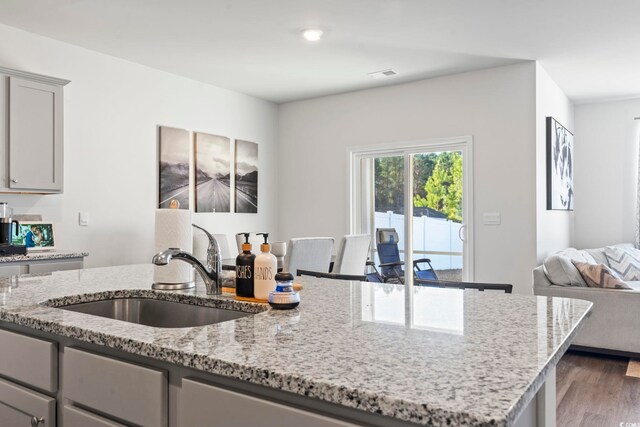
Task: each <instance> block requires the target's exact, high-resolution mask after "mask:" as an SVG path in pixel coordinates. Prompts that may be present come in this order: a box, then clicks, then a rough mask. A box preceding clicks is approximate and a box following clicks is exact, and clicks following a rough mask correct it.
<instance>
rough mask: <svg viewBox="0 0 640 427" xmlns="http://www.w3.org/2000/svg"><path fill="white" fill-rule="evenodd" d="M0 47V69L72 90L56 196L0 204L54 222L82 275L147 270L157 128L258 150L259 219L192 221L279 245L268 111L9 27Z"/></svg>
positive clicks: (273, 114)
mask: <svg viewBox="0 0 640 427" xmlns="http://www.w3.org/2000/svg"><path fill="white" fill-rule="evenodd" d="M0 40H2V49H1V50H0V65H1V66H4V67H10V68H15V69H19V70H24V71H30V72H35V73H39V74H46V75H52V76H55V77H61V78H66V79H69V80H71V83H70V84H69V85H68V86H66V87H65V95H64V107H65V111H64V114H65V118H64V119H65V159H64V160H65V171H64V180H65V181H64V182H65V189H64V194H63V195H53V196H52V195H49V196H33V195H10V196H9V195H0V200H5V201H7V202H9V203H10V205H11V206H13V207H14V208H15V212H17V213H41V214H43V215H44V218H45V219H46V220H48V221H53V222H55V223H56V224H57V230H56V231H57V238H58V246H59V247H60V248H61V249H73V250H87V251H88V252H90V256H89V258H88V259H87V263H86V265H87V266H102V265H114V264H131V263H147V262H149V260H150V258H151V255H152V253H153V228H154V210H155V207H156V203H157V177H156V168H157V128H156V127H157V125H167V126H175V127H181V128H185V129H190V130H198V131H202V132H209V133H213V134H218V135H225V136H228V137H231V138H241V139H246V140H249V141H255V142H257V143H258V144H259V159H260V166H259V168H260V169H259V170H260V177H259V185H260V189H259V213H258V214H257V215H255V214H254V215H251V214H197V215H196V217H195V222H197V223H199V224H201V225H204V226H205V227H207V228H209V229H210V230H212V231H214V232H217V233H227V234H228V235H229V237H230V238H231V237H232V234H233V233H235V232H238V231H243V230H245V229H246V230H257V229H266V230H271V231H273V232H275V234H276V235H277V215H276V213H277V211H276V202H277V199H278V190H277V188H278V187H277V183H276V180H277V173H276V171H277V168H278V158H277V150H276V148H275V144H276V138H275V133H276V124H277V107H276V106H275V105H274V104H272V103H269V102H266V101H262V100H258V99H256V98H252V97H249V96H246V95H242V94H239V93H236V92H232V91H228V90H224V89H220V88H217V87H214V86H210V85H206V84H202V83H198V82H196V81H193V80H189V79H186V78H182V77H178V76H175V75H172V74H168V73H165V72H161V71H158V70H154V69H151V68H148V67H144V66H141V65H137V64H133V63H131V62H127V61H124V60H120V59H116V58H114V57H110V56H107V55H103V54H100V53H96V52H93V51H90V50H86V49H83V48H79V47H76V46H72V45H69V44H66V43H62V42H58V41H54V40H52V39H48V38H44V37H41V36H37V35H34V34H31V33H27V32H24V31H21V30H17V29H14V28H11V27H7V26H2V25H0ZM81 210H82V211H88V212H89V213H90V215H91V225H90V226H89V227H80V226H78V212H79V211H81ZM230 243H231V244H232V245H235V244H234V243H233V240H230ZM232 247H234V246H232Z"/></svg>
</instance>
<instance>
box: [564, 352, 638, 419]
mask: <svg viewBox="0 0 640 427" xmlns="http://www.w3.org/2000/svg"><path fill="white" fill-rule="evenodd" d="M628 364H629V359H625V358H616V357H611V356H598V355H594V354H590V353H578V352H568V353H567V354H565V356H564V357H563V358H562V359H561V360H560V363H558V367H557V369H556V373H557V385H556V386H557V393H556V399H557V400H556V401H557V406H558V409H557V426H558V427H609V426H611V427H620V423H624V425H623V426H622V427H626V424H627V423H629V424H628V425H629V426H632V425H634V424H635V425H637V426H640V378H634V377H627V376H626V372H627V365H628Z"/></svg>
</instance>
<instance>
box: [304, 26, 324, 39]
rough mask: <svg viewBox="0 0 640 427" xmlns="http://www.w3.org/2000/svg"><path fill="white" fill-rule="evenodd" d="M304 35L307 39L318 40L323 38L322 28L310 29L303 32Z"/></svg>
mask: <svg viewBox="0 0 640 427" xmlns="http://www.w3.org/2000/svg"><path fill="white" fill-rule="evenodd" d="M302 37H304V38H305V39H306V40H307V41H310V42H317V41H318V40H320V39H321V38H322V30H318V29H308V30H304V31H303V32H302Z"/></svg>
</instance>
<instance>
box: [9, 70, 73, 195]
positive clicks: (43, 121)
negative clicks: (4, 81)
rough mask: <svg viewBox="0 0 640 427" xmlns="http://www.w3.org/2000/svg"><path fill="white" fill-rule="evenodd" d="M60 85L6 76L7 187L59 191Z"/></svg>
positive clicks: (60, 153)
mask: <svg viewBox="0 0 640 427" xmlns="http://www.w3.org/2000/svg"><path fill="white" fill-rule="evenodd" d="M62 138H63V133H62V87H61V86H57V85H53V84H46V83H39V82H34V81H30V80H25V79H21V78H17V77H9V188H11V189H15V190H25V191H43V192H59V191H62V155H63V152H62V143H63V142H62Z"/></svg>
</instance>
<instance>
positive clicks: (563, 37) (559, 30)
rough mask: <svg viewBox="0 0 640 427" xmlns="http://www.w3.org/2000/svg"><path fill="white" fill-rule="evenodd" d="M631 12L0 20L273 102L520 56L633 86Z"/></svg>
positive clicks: (145, 4)
mask: <svg viewBox="0 0 640 427" xmlns="http://www.w3.org/2000/svg"><path fill="white" fill-rule="evenodd" d="M638 18H640V1H638V0H615V1H611V0H606V1H605V0H482V1H478V0H475V1H474V0H446V1H443V0H321V1H320V0H268V1H266V0H179V1H178V0H0V23H2V24H6V25H9V26H12V27H17V28H21V29H24V30H26V31H30V32H34V33H37V34H41V35H44V36H47V37H51V38H54V39H58V40H62V41H65V42H68V43H72V44H75V45H79V46H83V47H86V48H89V49H93V50H96V51H99V52H103V53H106V54H109V55H113V56H116V57H120V58H124V59H127V60H130V61H133V62H137V63H140V64H144V65H147V66H150V67H154V68H158V69H161V70H165V71H168V72H171V73H174V74H178V75H182V76H186V77H189V78H192V79H195V80H198V81H202V82H206V83H211V84H214V85H217V86H221V87H224V88H228V89H231V90H235V91H239V92H243V93H246V94H249V95H253V96H257V97H260V98H263V99H267V100H270V101H274V102H286V101H291V100H297V99H304V98H311V97H316V96H322V95H328V94H333V93H339V92H346V91H352V90H357V89H363V88H368V87H374V86H380V85H384V84H396V83H399V82H404V81H413V80H419V79H424V78H429V77H435V76H440V75H446V74H453V73H459V72H464V71H470V70H476V69H482V68H489V67H493V66H499V65H504V64H509V63H514V62H517V61H521V60H538V61H540V63H541V65H542V66H543V67H544V68H545V69H546V70H547V72H548V73H549V74H550V75H551V77H552V78H553V79H554V80H555V81H556V83H558V85H559V86H560V87H561V88H562V89H563V90H564V91H565V93H566V94H567V95H568V96H569V97H570V98H571V99H572V100H574V101H576V102H585V101H592V100H600V99H613V98H626V97H634V96H640V55H639V54H638V46H640V25H639V24H638ZM309 27H320V28H322V29H323V30H324V32H325V35H324V37H323V39H322V40H321V41H320V42H317V43H311V42H307V41H306V40H304V39H302V38H301V37H300V32H301V30H302V29H304V28H309ZM388 68H393V69H394V70H396V71H397V72H398V73H399V75H398V76H395V77H390V78H387V79H382V80H377V79H373V78H371V77H369V76H368V75H367V74H368V73H370V72H374V71H379V70H384V69H388Z"/></svg>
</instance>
